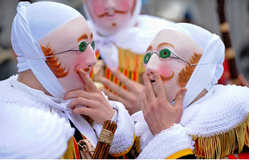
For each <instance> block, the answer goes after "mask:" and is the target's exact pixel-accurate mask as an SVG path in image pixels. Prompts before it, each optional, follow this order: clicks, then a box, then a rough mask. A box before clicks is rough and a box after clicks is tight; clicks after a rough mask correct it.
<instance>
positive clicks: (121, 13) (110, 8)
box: [84, 0, 136, 35]
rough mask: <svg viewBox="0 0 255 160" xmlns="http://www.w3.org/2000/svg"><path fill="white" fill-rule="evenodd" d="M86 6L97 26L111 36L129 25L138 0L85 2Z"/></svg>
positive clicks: (92, 0)
mask: <svg viewBox="0 0 255 160" xmlns="http://www.w3.org/2000/svg"><path fill="white" fill-rule="evenodd" d="M84 4H85V5H86V6H87V8H88V11H89V13H90V15H91V18H92V20H93V21H94V23H95V25H96V26H97V27H98V28H99V29H100V30H101V31H103V32H104V33H106V34H109V35H111V34H114V33H117V32H118V31H120V30H122V29H124V28H126V27H127V26H128V25H129V22H130V21H131V18H132V14H133V11H134V8H135V4H136V0H84ZM101 34H103V33H101Z"/></svg>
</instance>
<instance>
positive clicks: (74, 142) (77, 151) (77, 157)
mask: <svg viewBox="0 0 255 160" xmlns="http://www.w3.org/2000/svg"><path fill="white" fill-rule="evenodd" d="M73 145H74V146H73V147H74V152H75V153H74V156H75V159H81V157H80V153H79V148H78V144H77V142H76V140H75V138H74V137H73Z"/></svg>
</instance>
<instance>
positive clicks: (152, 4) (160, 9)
mask: <svg viewBox="0 0 255 160" xmlns="http://www.w3.org/2000/svg"><path fill="white" fill-rule="evenodd" d="M35 1H40V0H31V2H35ZM52 1H57V2H60V3H64V4H67V5H70V6H72V7H74V8H76V9H77V10H78V11H80V12H81V13H82V14H83V15H84V16H86V15H85V13H84V11H83V6H82V0H52ZM18 2H19V0H12V1H10V0H0V19H1V21H0V28H1V33H0V46H1V47H2V48H4V49H5V50H6V49H7V50H8V49H9V51H11V48H10V46H11V45H10V31H11V22H12V19H13V17H14V15H15V7H16V6H17V3H18ZM225 6H226V16H227V17H226V18H227V21H228V22H229V25H230V38H231V40H232V46H233V48H234V50H235V53H236V62H237V67H238V70H239V72H241V73H242V74H243V75H244V77H245V78H246V80H249V72H248V69H247V68H249V65H248V63H247V62H248V59H249V54H248V53H249V50H248V47H247V44H249V36H248V34H247V29H248V26H249V21H248V19H249V11H248V8H249V7H247V6H249V0H226V2H225ZM216 9H217V1H216V0H210V1H209V0H208V1H204V0H157V1H155V0H142V11H141V13H142V14H149V15H154V16H157V17H162V18H165V19H167V20H170V21H175V22H190V23H194V24H196V25H199V26H201V27H203V28H205V29H207V30H209V31H211V32H212V33H216V34H219V35H220V30H219V20H218V15H217V11H216ZM243 48H246V49H244V50H243ZM243 53H246V54H243ZM0 54H1V56H0V63H1V64H2V63H3V60H1V59H2V58H1V57H2V55H3V53H0ZM243 55H245V56H243ZM9 63H10V67H8V68H10V70H13V69H12V67H13V66H15V64H12V63H15V61H11V62H9ZM2 68H3V67H2V65H1V67H0V70H4V72H0V77H4V74H6V75H7V76H9V75H10V74H15V71H13V72H11V71H8V69H2ZM6 72H7V73H6ZM8 74H9V75H8Z"/></svg>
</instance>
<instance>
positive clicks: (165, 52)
mask: <svg viewBox="0 0 255 160" xmlns="http://www.w3.org/2000/svg"><path fill="white" fill-rule="evenodd" d="M170 55H171V51H170V50H169V49H162V50H161V51H160V52H159V57H161V58H168V57H170Z"/></svg>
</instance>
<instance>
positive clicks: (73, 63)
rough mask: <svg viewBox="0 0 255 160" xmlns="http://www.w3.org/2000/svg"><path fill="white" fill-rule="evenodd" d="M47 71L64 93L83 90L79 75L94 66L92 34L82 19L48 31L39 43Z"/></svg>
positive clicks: (79, 18) (89, 70) (76, 19)
mask: <svg viewBox="0 0 255 160" xmlns="http://www.w3.org/2000/svg"><path fill="white" fill-rule="evenodd" d="M39 44H40V46H41V48H42V50H43V53H44V55H45V57H46V62H47V64H48V66H49V68H50V69H51V71H52V72H53V73H54V74H55V76H56V77H57V78H58V80H59V82H60V84H61V85H62V87H63V88H64V89H65V90H66V91H70V90H74V89H83V88H84V82H83V81H82V79H81V77H80V76H79V70H80V69H83V70H84V71H86V72H87V73H88V74H89V73H90V72H91V69H92V67H93V66H94V65H95V63H96V61H97V60H96V56H95V53H94V48H95V43H94V41H93V34H92V32H91V31H90V28H89V26H88V24H87V22H86V21H85V20H84V18H83V17H78V18H75V19H73V20H71V21H70V22H68V23H66V24H64V25H63V26H61V27H60V28H58V29H57V30H55V31H53V32H51V33H50V34H49V35H47V36H46V37H44V38H42V39H41V40H40V41H39Z"/></svg>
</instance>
